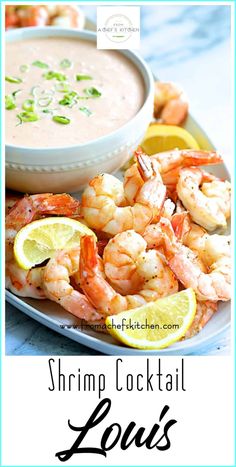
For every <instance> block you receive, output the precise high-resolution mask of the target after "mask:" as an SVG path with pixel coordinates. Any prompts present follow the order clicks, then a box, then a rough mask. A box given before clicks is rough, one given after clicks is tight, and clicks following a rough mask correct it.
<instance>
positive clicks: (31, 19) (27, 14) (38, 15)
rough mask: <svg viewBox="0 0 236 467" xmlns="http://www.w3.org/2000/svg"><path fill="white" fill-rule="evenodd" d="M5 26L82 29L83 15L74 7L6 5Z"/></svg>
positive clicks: (7, 27)
mask: <svg viewBox="0 0 236 467" xmlns="http://www.w3.org/2000/svg"><path fill="white" fill-rule="evenodd" d="M5 26H6V29H9V28H23V27H29V26H59V27H65V28H70V27H71V28H79V29H83V27H84V15H83V13H82V12H81V10H80V9H78V7H76V6H74V5H55V4H51V5H49V4H48V5H7V6H6V7H5Z"/></svg>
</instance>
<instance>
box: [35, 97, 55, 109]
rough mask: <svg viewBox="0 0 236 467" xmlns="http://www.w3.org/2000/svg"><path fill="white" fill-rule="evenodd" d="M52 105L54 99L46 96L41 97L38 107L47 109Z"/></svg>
mask: <svg viewBox="0 0 236 467" xmlns="http://www.w3.org/2000/svg"><path fill="white" fill-rule="evenodd" d="M51 103H52V98H51V97H49V96H45V97H40V98H39V99H38V105H39V106H40V107H47V106H48V105H50V104H51Z"/></svg>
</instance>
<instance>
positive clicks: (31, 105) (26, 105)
mask: <svg viewBox="0 0 236 467" xmlns="http://www.w3.org/2000/svg"><path fill="white" fill-rule="evenodd" d="M22 109H24V110H26V112H34V109H35V101H34V99H26V100H25V101H24V102H23V104H22Z"/></svg>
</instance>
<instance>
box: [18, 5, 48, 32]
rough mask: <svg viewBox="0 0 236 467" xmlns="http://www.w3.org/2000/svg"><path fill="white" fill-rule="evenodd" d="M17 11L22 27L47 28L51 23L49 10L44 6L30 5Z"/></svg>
mask: <svg viewBox="0 0 236 467" xmlns="http://www.w3.org/2000/svg"><path fill="white" fill-rule="evenodd" d="M16 11H17V15H18V16H19V23H20V26H21V27H28V26H45V25H46V24H47V23H48V21H49V15H48V12H47V8H46V7H45V6H44V5H29V6H25V8H19V9H17V10H16Z"/></svg>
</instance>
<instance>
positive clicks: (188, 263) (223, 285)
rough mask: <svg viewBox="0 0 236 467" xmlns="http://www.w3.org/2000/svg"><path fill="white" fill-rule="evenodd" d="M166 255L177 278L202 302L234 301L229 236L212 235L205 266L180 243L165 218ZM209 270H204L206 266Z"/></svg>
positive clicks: (161, 223) (208, 243)
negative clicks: (232, 296) (231, 299)
mask: <svg viewBox="0 0 236 467" xmlns="http://www.w3.org/2000/svg"><path fill="white" fill-rule="evenodd" d="M160 225H161V228H162V231H163V235H164V252H165V256H166V258H167V261H168V264H169V266H170V268H171V269H172V271H173V272H174V274H175V276H176V277H177V278H178V279H179V281H180V282H182V284H183V285H184V286H185V287H186V288H188V287H192V288H193V290H194V291H195V293H196V295H197V298H198V299H199V300H201V301H206V300H210V301H213V302H214V301H218V300H223V301H227V300H230V296H231V264H230V240H229V237H228V236H223V235H209V236H208V238H207V239H206V241H205V256H204V263H203V262H202V261H200V259H199V257H198V255H197V254H196V253H195V252H193V251H192V250H191V249H190V248H188V247H186V246H184V245H182V244H181V243H180V242H178V241H177V239H176V237H175V234H174V231H173V228H172V226H171V223H170V221H169V220H168V219H164V218H162V219H161V220H160ZM203 266H205V268H207V270H205V271H204V267H203Z"/></svg>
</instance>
